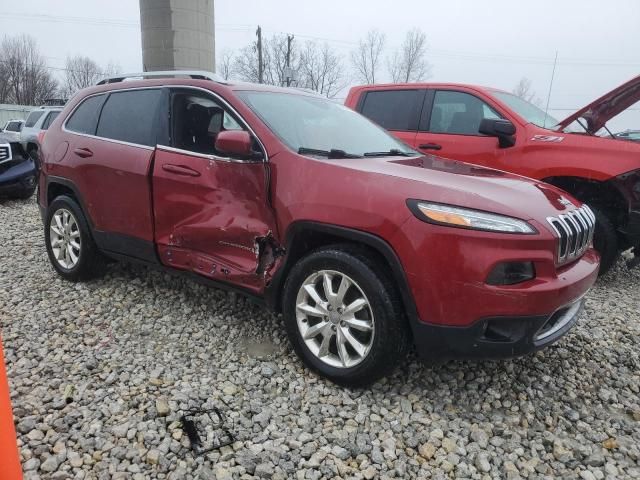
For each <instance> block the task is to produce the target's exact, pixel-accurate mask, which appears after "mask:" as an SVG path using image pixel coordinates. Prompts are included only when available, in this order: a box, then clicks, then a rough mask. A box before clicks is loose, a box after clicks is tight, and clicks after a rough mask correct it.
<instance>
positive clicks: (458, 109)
mask: <svg viewBox="0 0 640 480" xmlns="http://www.w3.org/2000/svg"><path fill="white" fill-rule="evenodd" d="M485 118H490V119H498V118H502V117H501V116H500V114H499V113H498V112H496V111H495V110H494V109H493V108H491V107H490V106H489V105H487V104H486V103H485V102H483V101H482V100H480V99H479V98H478V97H476V96H475V95H471V94H468V93H464V92H455V91H449V90H439V91H437V92H436V94H435V96H434V99H433V108H432V110H431V119H430V120H429V131H430V132H432V133H449V134H454V135H480V133H479V132H478V129H479V128H480V122H481V121H482V120H483V119H485Z"/></svg>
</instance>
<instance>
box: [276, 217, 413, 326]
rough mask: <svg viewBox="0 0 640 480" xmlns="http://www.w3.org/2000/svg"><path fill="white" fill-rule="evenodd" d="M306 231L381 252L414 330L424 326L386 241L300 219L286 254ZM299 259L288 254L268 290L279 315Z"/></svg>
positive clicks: (293, 226)
mask: <svg viewBox="0 0 640 480" xmlns="http://www.w3.org/2000/svg"><path fill="white" fill-rule="evenodd" d="M303 232H317V233H324V234H329V235H331V236H334V237H338V238H343V239H345V240H348V241H350V242H353V243H360V244H363V245H366V246H367V247H369V248H372V249H373V250H375V251H376V252H377V253H379V254H380V255H381V256H382V258H384V260H385V261H386V262H387V264H388V266H389V269H390V272H391V277H392V280H393V281H394V282H395V284H396V285H397V287H398V293H399V294H400V298H401V300H402V304H403V306H404V309H405V313H406V315H407V319H408V320H409V324H410V325H411V328H412V330H413V329H414V325H415V323H416V322H419V323H421V322H420V321H419V319H418V310H417V308H416V304H415V301H414V299H413V295H412V293H411V289H410V288H409V282H408V280H407V277H406V275H405V272H404V269H403V268H402V264H401V263H400V258H399V257H398V255H397V254H396V252H395V250H394V249H393V248H392V247H391V245H390V244H389V243H388V242H387V241H386V240H384V239H383V238H381V237H379V236H377V235H374V234H372V233H368V232H364V231H362V230H357V229H354V228H349V227H342V226H339V225H332V224H327V223H321V222H314V221H307V220H300V221H296V222H294V223H292V224H291V225H289V227H288V228H287V231H286V234H285V238H286V242H285V245H286V252H290V251H291V246H292V245H293V243H294V242H295V240H296V237H298V236H299V235H300V234H302V233H303ZM296 260H297V259H295V258H292V257H291V256H290V255H286V256H285V259H284V262H283V264H282V265H281V266H280V268H279V269H278V270H277V271H276V272H275V274H274V275H273V277H272V279H271V282H270V283H269V285H268V286H267V288H266V289H265V303H266V304H267V306H268V307H269V308H270V309H272V310H274V311H275V312H280V299H281V293H282V289H283V287H284V283H285V281H286V278H287V274H288V272H289V271H290V270H291V267H292V266H293V264H294V263H295V261H296Z"/></svg>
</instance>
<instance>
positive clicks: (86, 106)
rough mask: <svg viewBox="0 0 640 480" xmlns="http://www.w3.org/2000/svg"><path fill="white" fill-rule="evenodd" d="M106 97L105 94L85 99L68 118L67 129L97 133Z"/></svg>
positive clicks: (91, 133) (89, 133)
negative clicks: (101, 109) (99, 117)
mask: <svg viewBox="0 0 640 480" xmlns="http://www.w3.org/2000/svg"><path fill="white" fill-rule="evenodd" d="M105 98H106V96H105V95H96V96H94V97H89V98H87V99H86V100H84V101H83V102H82V103H81V104H80V106H79V107H78V108H76V109H75V110H74V112H73V113H72V114H71V117H69V119H68V120H67V124H66V128H67V130H71V131H72V132H78V133H85V134H88V135H94V134H95V133H96V125H97V124H98V116H99V115H100V108H102V104H103V103H104V99H105Z"/></svg>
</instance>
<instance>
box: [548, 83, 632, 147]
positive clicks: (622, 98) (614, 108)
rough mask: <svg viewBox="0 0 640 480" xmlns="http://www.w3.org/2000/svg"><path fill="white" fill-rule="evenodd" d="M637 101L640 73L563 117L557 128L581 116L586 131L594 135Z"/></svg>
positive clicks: (560, 128)
mask: <svg viewBox="0 0 640 480" xmlns="http://www.w3.org/2000/svg"><path fill="white" fill-rule="evenodd" d="M638 101H640V75H639V76H637V77H635V78H632V79H631V80H629V81H628V82H626V83H623V84H622V85H620V86H619V87H616V88H614V89H613V90H611V91H610V92H609V93H605V94H604V95H603V96H601V97H600V98H598V99H597V100H595V101H593V102H591V103H590V104H589V105H587V106H586V107H584V108H581V109H580V110H578V111H577V112H575V113H574V114H572V115H570V116H569V117H567V118H565V119H564V120H562V121H561V122H560V123H559V124H558V127H557V128H558V130H562V129H564V128H566V127H567V126H569V124H571V122H573V121H574V120H576V119H577V118H580V117H582V118H584V119H585V120H586V121H587V125H586V127H587V131H588V133H590V134H592V135H594V134H595V133H596V132H597V131H598V130H600V129H601V128H602V127H603V126H604V125H605V124H606V123H607V122H608V121H609V120H610V119H612V118H613V117H615V116H616V115H618V114H619V113H620V112H623V111H624V110H626V109H627V108H629V107H630V106H631V105H633V104H634V103H636V102H638Z"/></svg>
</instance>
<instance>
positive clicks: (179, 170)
mask: <svg viewBox="0 0 640 480" xmlns="http://www.w3.org/2000/svg"><path fill="white" fill-rule="evenodd" d="M162 169H163V170H164V171H165V172H169V173H175V174H176V175H184V176H187V177H199V176H200V172H199V171H197V170H194V169H193V168H191V167H185V166H184V165H172V164H170V163H165V164H164V165H162Z"/></svg>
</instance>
